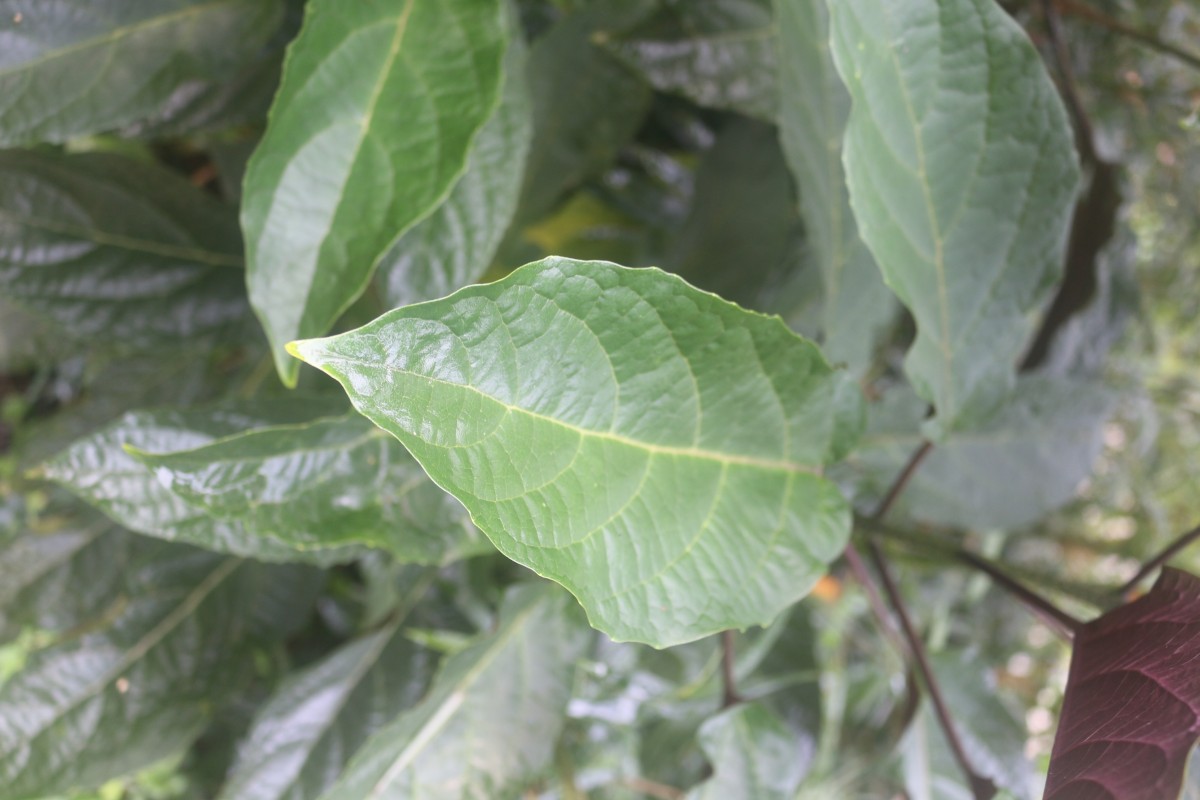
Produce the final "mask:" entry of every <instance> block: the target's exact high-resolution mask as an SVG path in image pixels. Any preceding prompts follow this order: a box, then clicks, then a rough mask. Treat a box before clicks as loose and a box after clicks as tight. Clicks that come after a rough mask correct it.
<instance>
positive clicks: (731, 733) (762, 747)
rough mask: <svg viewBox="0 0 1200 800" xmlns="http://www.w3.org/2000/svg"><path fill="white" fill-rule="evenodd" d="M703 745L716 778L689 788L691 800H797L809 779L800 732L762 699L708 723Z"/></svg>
mask: <svg viewBox="0 0 1200 800" xmlns="http://www.w3.org/2000/svg"><path fill="white" fill-rule="evenodd" d="M700 746H701V747H702V748H704V753H705V755H706V756H707V757H708V760H709V761H710V762H711V763H712V766H713V777H711V778H709V779H708V780H707V781H705V782H704V783H703V784H701V785H700V786H697V787H696V788H695V789H693V790H692V791H690V792H688V794H687V800H727V799H728V798H733V797H753V798H755V800H791V798H793V797H794V796H795V794H796V789H797V787H799V785H800V781H801V780H803V778H804V764H803V762H802V761H801V760H799V759H798V758H797V757H796V755H797V751H798V750H799V749H800V743H799V742H798V740H797V738H796V736H795V735H794V734H793V733H792V732H791V731H790V730H788V727H787V726H786V725H784V724H783V722H782V721H781V720H780V719H779V718H778V717H777V716H775V715H774V714H772V713H771V712H770V711H768V710H767V709H766V707H764V706H762V705H760V704H759V703H743V704H741V705H737V706H734V707H733V708H730V709H728V710H726V711H723V712H721V713H720V714H718V715H717V716H715V717H713V718H712V719H710V720H708V721H707V722H705V723H704V725H703V726H702V727H701V728H700Z"/></svg>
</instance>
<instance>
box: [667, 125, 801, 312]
mask: <svg viewBox="0 0 1200 800" xmlns="http://www.w3.org/2000/svg"><path fill="white" fill-rule="evenodd" d="M794 202H795V201H794V198H793V193H792V182H791V180H790V179H789V178H788V172H787V163H786V162H785V161H784V159H783V153H782V152H781V151H780V149H779V139H778V136H777V134H776V132H775V129H774V128H773V127H772V126H770V125H767V124H766V123H762V122H757V121H755V120H750V119H734V120H731V121H730V122H729V123H727V124H726V125H725V126H724V127H723V128H722V129H721V132H720V134H719V135H718V136H717V140H716V142H715V143H714V144H713V146H712V149H710V150H709V151H708V152H707V153H705V154H704V157H703V159H702V160H701V161H700V165H699V167H698V168H697V169H696V188H695V195H694V197H693V200H692V206H691V213H690V214H689V215H688V218H687V221H686V222H685V223H684V225H683V228H682V230H680V232H679V239H678V243H677V245H676V252H675V253H674V256H673V259H672V263H673V264H674V265H675V270H674V271H676V272H678V273H679V274H680V275H682V276H683V278H684V279H685V280H687V281H689V282H690V283H692V284H694V285H696V286H698V287H700V288H702V289H706V290H708V291H711V292H716V293H717V294H719V295H721V296H722V297H724V298H725V299H727V300H732V301H733V302H735V303H740V304H742V305H744V306H748V307H760V306H762V305H763V303H764V302H769V299H770V297H771V295H772V294H773V292H772V291H771V289H772V284H773V283H775V282H777V281H778V280H779V279H780V278H781V277H782V276H785V275H786V274H787V273H788V272H789V271H791V270H792V269H794V268H795V267H796V262H797V261H798V255H799V250H800V243H801V240H802V236H803V231H802V228H801V225H800V219H799V217H798V216H797V215H796V210H795V207H794ZM731 264H736V265H738V266H737V269H731V268H730V265H731Z"/></svg>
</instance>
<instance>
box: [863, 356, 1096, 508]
mask: <svg viewBox="0 0 1200 800" xmlns="http://www.w3.org/2000/svg"><path fill="white" fill-rule="evenodd" d="M1115 400H1116V397H1115V395H1114V394H1113V392H1112V391H1111V390H1109V389H1107V388H1105V387H1103V386H1101V385H1099V384H1098V383H1094V382H1091V381H1086V380H1074V379H1067V378H1050V377H1043V376H1033V375H1031V376H1025V377H1022V378H1021V379H1020V380H1019V381H1018V382H1017V387H1016V390H1015V392H1014V393H1013V395H1012V396H1011V397H1010V399H1009V401H1008V403H1007V404H1006V405H1005V406H1004V407H1003V408H1002V409H1000V411H999V412H997V413H996V414H995V415H994V416H993V417H992V418H991V419H990V420H989V421H988V422H987V423H986V424H983V425H980V426H979V427H978V428H976V429H973V430H969V431H962V432H960V433H956V434H955V435H954V436H952V437H951V438H950V439H948V440H947V441H945V442H943V443H942V444H939V445H938V446H937V447H935V448H934V449H933V450H932V451H930V453H929V456H928V457H927V458H926V459H925V461H924V463H923V464H922V465H921V469H919V470H918V471H917V472H916V473H914V475H913V478H912V480H911V481H910V483H909V484H908V486H907V488H905V490H904V493H903V494H902V495H901V496H900V498H899V499H898V500H897V503H896V506H895V507H894V508H893V510H892V512H891V513H892V514H893V515H895V516H896V517H900V518H904V517H907V518H908V519H911V520H915V521H919V522H926V523H932V524H935V525H947V526H952V527H962V528H972V529H976V530H981V529H987V528H1007V529H1011V528H1016V527H1020V526H1021V525H1026V524H1028V523H1031V522H1033V521H1035V520H1037V519H1040V518H1041V517H1042V516H1044V515H1045V514H1046V513H1048V512H1050V511H1053V510H1054V509H1056V508H1058V507H1059V506H1061V505H1063V504H1064V503H1066V502H1067V501H1068V500H1070V499H1071V498H1072V497H1074V496H1075V494H1076V493H1077V492H1078V490H1079V486H1080V484H1081V483H1082V482H1083V481H1084V480H1085V479H1086V478H1087V477H1088V476H1089V475H1091V474H1092V469H1093V466H1094V465H1095V462H1096V458H1097V457H1098V456H1099V455H1100V450H1101V447H1102V445H1103V426H1104V422H1105V421H1106V420H1107V419H1108V418H1109V416H1110V415H1111V413H1112V411H1113V405H1114V402H1115ZM925 409H926V404H925V401H924V400H922V399H920V398H918V397H917V396H916V395H914V394H913V393H912V392H911V390H907V389H894V390H892V391H891V392H889V393H888V394H887V395H885V396H884V399H883V401H882V402H881V403H879V404H877V405H876V406H873V407H871V413H870V423H869V426H868V429H867V433H866V434H865V435H864V436H863V438H862V441H861V442H860V443H859V446H858V448H857V449H856V450H855V451H854V453H853V454H852V455H851V456H850V458H849V459H848V460H847V467H848V471H849V473H850V474H852V475H856V476H857V477H856V478H854V480H857V481H859V482H860V486H859V492H858V495H859V498H860V499H859V502H861V503H862V504H863V505H864V507H869V505H870V504H871V503H873V502H875V500H876V499H877V498H878V497H881V496H882V495H883V493H884V492H885V491H886V490H887V487H888V486H889V485H890V484H891V482H892V481H893V480H895V477H896V475H897V473H898V472H899V471H900V469H901V468H902V467H903V466H904V463H905V462H906V461H907V460H908V459H909V458H910V457H911V456H912V453H913V451H914V450H915V449H916V448H917V447H919V446H920V443H921V441H922V437H921V433H920V425H921V420H922V419H923V418H924V416H925Z"/></svg>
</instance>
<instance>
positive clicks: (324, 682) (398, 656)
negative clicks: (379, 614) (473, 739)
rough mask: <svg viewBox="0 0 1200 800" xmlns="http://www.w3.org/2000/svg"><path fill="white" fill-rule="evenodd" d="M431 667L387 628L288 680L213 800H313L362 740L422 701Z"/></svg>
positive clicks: (395, 628) (427, 656)
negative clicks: (306, 799)
mask: <svg viewBox="0 0 1200 800" xmlns="http://www.w3.org/2000/svg"><path fill="white" fill-rule="evenodd" d="M433 664H434V659H433V657H432V654H431V653H429V651H427V650H425V649H423V648H421V647H419V646H418V645H416V644H414V643H413V642H411V641H410V640H409V639H407V638H406V637H405V635H404V633H403V631H402V629H401V628H400V625H399V624H396V623H393V624H390V625H388V626H387V627H386V628H384V629H383V630H380V631H378V632H376V633H372V634H370V635H369V636H364V637H362V638H361V639H358V640H356V641H353V642H350V643H348V644H345V645H343V646H341V647H340V648H338V649H337V650H335V651H334V652H332V653H330V654H329V655H328V656H326V657H325V658H323V659H321V660H320V661H319V662H317V663H316V664H312V665H310V666H308V667H306V668H304V669H302V670H297V671H296V672H294V673H292V674H291V675H290V676H289V677H288V679H287V680H286V681H285V682H284V683H283V685H281V686H280V687H279V689H277V690H276V691H275V693H274V694H273V695H272V696H271V699H270V700H269V701H267V703H266V704H265V705H264V706H263V707H262V709H261V710H259V712H258V713H257V714H256V715H255V719H254V723H253V725H251V726H250V729H249V730H248V731H247V733H246V735H245V737H244V738H243V741H242V744H241V746H240V747H239V749H238V756H237V761H236V762H235V764H234V766H233V768H232V770H231V772H230V775H229V779H228V780H227V781H226V783H225V786H224V788H223V789H222V791H221V794H220V796H219V799H218V800H280V799H281V798H289V800H302V799H303V798H315V797H318V796H319V795H320V794H321V792H322V791H324V790H325V789H326V788H328V787H329V786H330V785H331V784H332V783H333V782H334V781H335V780H337V777H338V775H340V774H341V772H342V770H343V769H344V768H345V766H346V762H347V761H348V760H349V759H350V758H351V757H352V756H353V755H354V753H355V752H356V751H357V750H358V748H359V747H360V746H361V745H362V743H363V742H364V741H366V739H367V737H368V736H370V735H371V734H372V733H373V732H374V731H376V730H377V729H378V728H380V727H381V726H382V725H384V724H385V723H387V722H390V721H391V720H392V718H394V717H395V716H397V715H398V714H399V713H400V712H401V711H403V710H404V709H405V708H407V707H409V706H411V705H413V704H414V703H415V702H416V701H417V700H419V699H420V697H421V694H422V693H423V692H424V691H425V688H426V685H427V684H428V682H429V678H430V675H431V673H432V670H433Z"/></svg>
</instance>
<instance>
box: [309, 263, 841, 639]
mask: <svg viewBox="0 0 1200 800" xmlns="http://www.w3.org/2000/svg"><path fill="white" fill-rule="evenodd" d="M291 347H293V348H294V349H293V352H295V353H296V354H297V355H298V356H300V357H301V358H303V359H304V360H305V361H308V362H309V363H310V364H313V365H314V366H317V367H320V368H321V369H323V370H324V371H326V372H328V373H329V374H330V375H332V376H333V377H335V378H337V379H338V380H339V381H340V382H341V383H342V385H343V387H344V388H345V389H346V390H347V392H348V393H349V395H350V398H351V400H352V401H353V402H354V404H355V407H356V408H357V409H358V410H359V411H360V412H362V413H363V414H364V415H366V416H367V417H369V418H370V419H371V420H372V421H374V422H375V423H376V424H377V425H379V426H380V427H382V428H384V429H385V430H387V431H389V432H390V433H392V434H394V435H395V436H396V437H397V438H398V439H400V441H401V442H403V443H404V445H405V447H407V448H408V450H409V451H410V452H411V453H412V454H413V455H414V456H415V457H416V459H417V460H418V461H419V462H421V465H422V466H423V467H424V468H425V470H426V471H427V472H428V473H429V474H430V476H431V477H433V479H434V480H435V481H437V482H438V484H439V485H441V486H443V487H444V488H446V489H447V490H448V491H449V492H450V493H451V494H453V495H455V496H456V497H457V498H458V499H459V500H461V501H462V502H463V504H464V505H465V506H466V507H467V508H468V510H470V512H471V516H472V519H473V520H474V521H475V523H476V524H477V525H478V526H479V527H480V528H481V529H482V530H483V532H484V533H486V534H487V535H488V537H489V538H491V540H492V542H493V543H494V544H495V545H496V546H497V547H498V548H499V549H500V550H501V551H502V552H503V553H505V555H507V556H509V557H510V558H512V559H514V560H515V561H518V562H520V563H522V564H524V565H526V566H528V567H530V568H532V569H534V570H535V571H537V572H538V573H539V574H542V575H545V576H546V577H549V578H551V579H553V580H555V581H558V582H559V583H561V584H563V585H564V586H566V587H567V588H568V589H570V590H571V592H572V593H573V594H575V596H576V597H578V598H579V599H580V602H581V603H582V604H583V606H584V608H585V609H587V611H588V614H589V616H590V617H591V620H592V623H593V624H594V625H595V626H596V627H598V628H600V629H601V630H603V631H605V632H606V633H609V634H610V635H611V636H613V637H614V638H617V639H633V640H637V641H643V642H647V643H650V644H654V645H656V646H665V645H668V644H673V643H677V642H682V641H687V640H690V639H695V638H698V637H701V636H704V635H706V634H709V633H713V632H715V631H720V630H724V629H726V628H734V627H744V626H746V625H752V624H762V623H766V622H768V621H770V620H771V619H772V618H773V617H774V616H775V615H776V614H778V613H779V612H780V611H782V610H783V609H784V608H786V607H787V606H788V605H790V604H791V603H793V602H794V601H795V600H796V599H798V598H799V597H801V596H803V595H804V594H805V593H806V592H807V591H808V589H809V588H810V587H811V586H812V585H813V584H814V583H815V582H816V581H817V579H818V578H819V577H820V576H821V575H822V574H824V572H825V569H826V565H827V564H828V563H829V562H830V561H831V560H832V559H834V558H835V557H836V556H837V555H838V554H839V553H840V552H841V550H842V547H843V546H844V544H845V541H846V536H847V535H848V533H849V522H850V520H849V514H848V510H847V507H846V504H845V501H844V500H843V499H842V496H841V494H840V493H839V492H838V490H837V487H836V486H835V485H834V484H833V483H831V482H830V481H828V480H825V479H824V478H822V477H821V476H820V473H821V469H822V467H823V465H824V464H825V463H826V461H827V460H828V458H829V454H830V452H831V450H832V449H835V448H837V449H840V446H841V444H842V442H841V439H843V438H844V436H839V435H838V431H837V416H838V412H837V409H835V407H834V402H833V399H834V392H835V389H836V383H837V380H836V377H835V376H836V373H834V372H833V370H831V369H830V367H829V366H828V365H827V364H826V363H825V360H824V358H822V356H821V354H820V352H819V351H818V350H817V348H816V347H815V346H814V345H813V344H812V343H811V342H808V341H806V340H804V339H802V338H800V337H798V336H796V335H795V334H794V333H792V332H791V331H790V330H788V329H787V327H786V326H785V325H783V323H782V322H781V321H780V320H779V319H778V318H772V317H763V316H761V315H758V314H755V313H753V312H748V311H744V310H743V309H741V308H738V307H737V306H735V305H732V304H731V303H728V302H726V301H724V300H721V299H720V298H718V297H716V296H714V295H710V294H706V293H704V292H701V291H699V290H697V289H694V288H692V287H691V286H689V285H688V284H686V283H684V282H683V281H682V280H681V279H680V278H678V277H676V276H673V275H668V274H666V273H664V272H661V271H660V270H656V269H645V270H637V269H626V268H623V267H618V266H616V265H613V264H608V263H604V262H581V261H570V260H567V259H557V258H549V259H546V260H544V261H541V262H537V263H534V264H530V265H528V266H526V267H523V268H521V269H519V270H517V271H516V272H514V273H512V274H511V275H509V276H508V277H506V278H505V279H503V280H501V281H498V282H496V283H494V284H489V285H486V286H471V287H467V288H466V289H463V290H461V291H459V292H457V293H456V294H454V295H452V296H451V297H449V298H446V299H444V300H438V301H434V302H431V303H424V304H421V305H417V306H408V307H406V308H401V309H396V310H395V311H392V312H390V313H388V314H385V315H384V316H382V317H380V318H379V319H378V320H376V321H374V322H372V323H370V324H369V325H366V326H364V327H363V328H360V329H358V330H357V331H351V332H350V333H347V334H343V335H341V336H335V337H332V338H328V339H318V340H308V341H303V342H296V343H293V345H291Z"/></svg>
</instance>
